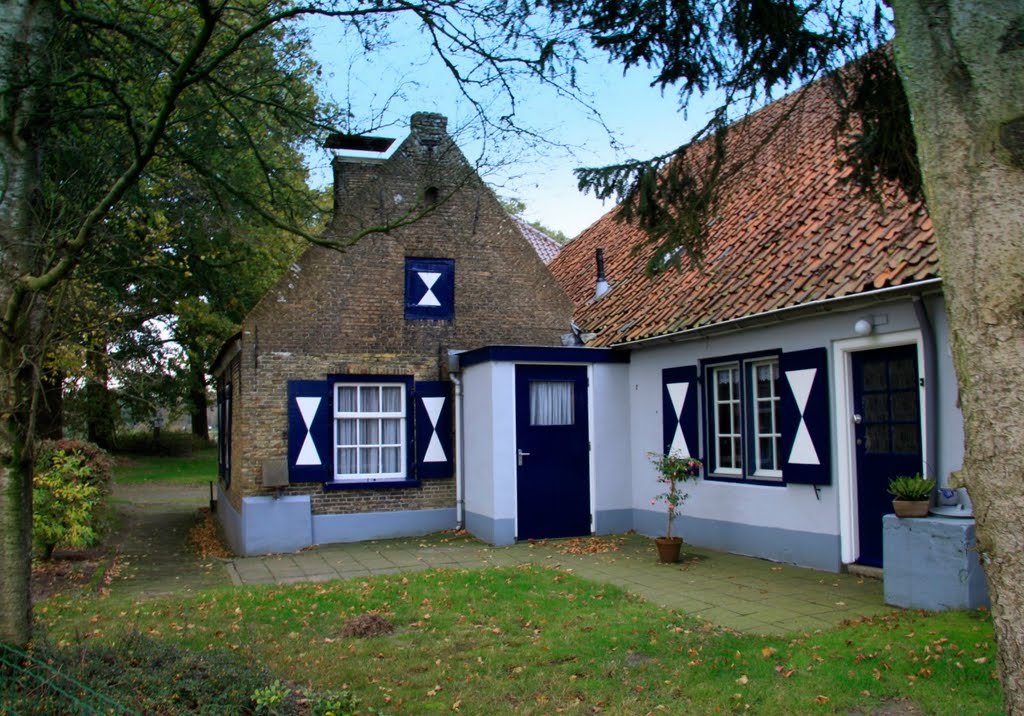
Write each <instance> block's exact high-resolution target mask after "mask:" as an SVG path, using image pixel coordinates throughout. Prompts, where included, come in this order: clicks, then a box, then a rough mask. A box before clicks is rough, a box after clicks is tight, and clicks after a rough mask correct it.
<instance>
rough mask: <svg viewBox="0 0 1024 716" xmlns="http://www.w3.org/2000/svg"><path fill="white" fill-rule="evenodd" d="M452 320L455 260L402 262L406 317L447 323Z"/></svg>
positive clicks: (408, 260)
mask: <svg viewBox="0 0 1024 716" xmlns="http://www.w3.org/2000/svg"><path fill="white" fill-rule="evenodd" d="M454 317H455V261H454V260H453V259H427V258H409V257H407V258H406V259H405V318H406V320H410V321H417V320H419V321H450V320H452V319H453V318H454Z"/></svg>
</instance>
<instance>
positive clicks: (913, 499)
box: [889, 475, 935, 517]
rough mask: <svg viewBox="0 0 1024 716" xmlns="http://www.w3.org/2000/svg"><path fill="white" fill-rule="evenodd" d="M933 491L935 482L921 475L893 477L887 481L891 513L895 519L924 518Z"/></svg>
mask: <svg viewBox="0 0 1024 716" xmlns="http://www.w3.org/2000/svg"><path fill="white" fill-rule="evenodd" d="M934 489H935V480H929V479H928V478H925V477H922V476H921V475H915V476H913V477H910V476H908V475H901V476H900V477H894V478H893V479H891V480H890V481H889V494H890V495H892V496H893V501H892V509H893V512H895V513H896V516H897V517H925V516H926V515H927V514H928V507H929V504H930V501H931V496H932V491H933V490H934Z"/></svg>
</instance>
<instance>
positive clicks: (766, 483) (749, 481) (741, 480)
mask: <svg viewBox="0 0 1024 716" xmlns="http://www.w3.org/2000/svg"><path fill="white" fill-rule="evenodd" d="M704 479H705V480H707V481H708V482H727V483H731V484H734V485H761V486H762V487H785V486H786V481H785V479H784V478H781V477H774V478H765V477H743V476H742V475H706V476H705V477H704Z"/></svg>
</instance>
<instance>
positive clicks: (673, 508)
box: [647, 451, 704, 539]
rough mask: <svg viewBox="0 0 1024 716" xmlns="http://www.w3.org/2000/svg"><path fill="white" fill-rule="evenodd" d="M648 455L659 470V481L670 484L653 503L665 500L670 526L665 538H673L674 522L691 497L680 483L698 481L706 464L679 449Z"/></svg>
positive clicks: (655, 497)
mask: <svg viewBox="0 0 1024 716" xmlns="http://www.w3.org/2000/svg"><path fill="white" fill-rule="evenodd" d="M647 457H648V458H649V459H650V461H651V462H652V463H653V464H654V469H655V470H657V471H658V482H660V483H662V484H664V485H668V490H667V491H666V492H662V493H661V494H659V495H655V496H654V499H653V500H651V504H652V505H653V504H656V503H657V502H664V503H665V505H666V506H667V507H668V527H667V529H666V530H665V538H666V539H672V523H673V522H674V521H675V519H676V516H677V515H678V513H679V510H680V508H681V507H682V506H683V503H685V502H686V500H687V498H689V497H690V495H689V494H688V493H685V492H682V491H681V490H680V489H679V485H680V483H683V482H694V481H696V480H697V478H698V477H700V471H701V468H703V467H704V465H703V463H701V461H700V460H698V459H697V458H695V457H690V456H688V455H681V454H680V453H679V452H678V451H675V452H671V453H669V454H667V455H663V454H662V453H657V452H650V453H647Z"/></svg>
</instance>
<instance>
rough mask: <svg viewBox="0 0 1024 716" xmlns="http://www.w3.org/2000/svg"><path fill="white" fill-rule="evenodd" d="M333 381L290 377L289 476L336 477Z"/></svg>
mask: <svg viewBox="0 0 1024 716" xmlns="http://www.w3.org/2000/svg"><path fill="white" fill-rule="evenodd" d="M333 392H334V391H333V383H331V382H329V381H326V380H289V381H288V480H289V482H327V481H329V480H332V479H334V441H333V439H332V435H331V427H332V425H333V423H334V409H333V407H332V405H331V403H332V399H333V396H332V394H333Z"/></svg>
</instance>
